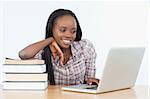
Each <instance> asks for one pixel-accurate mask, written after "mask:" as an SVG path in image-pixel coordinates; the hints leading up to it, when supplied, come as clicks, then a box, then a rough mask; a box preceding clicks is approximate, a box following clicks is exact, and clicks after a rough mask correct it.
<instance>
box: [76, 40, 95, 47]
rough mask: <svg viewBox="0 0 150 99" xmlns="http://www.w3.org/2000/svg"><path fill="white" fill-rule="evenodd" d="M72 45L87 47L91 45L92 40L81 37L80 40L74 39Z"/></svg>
mask: <svg viewBox="0 0 150 99" xmlns="http://www.w3.org/2000/svg"><path fill="white" fill-rule="evenodd" d="M74 45H76V46H78V45H79V46H81V47H88V46H93V44H92V42H91V41H90V40H88V39H81V40H80V41H75V42H74Z"/></svg>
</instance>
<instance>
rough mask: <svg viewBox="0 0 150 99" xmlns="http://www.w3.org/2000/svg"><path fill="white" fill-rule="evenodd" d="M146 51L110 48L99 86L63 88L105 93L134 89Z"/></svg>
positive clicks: (132, 48)
mask: <svg viewBox="0 0 150 99" xmlns="http://www.w3.org/2000/svg"><path fill="white" fill-rule="evenodd" d="M144 51H145V48H144V47H120V48H117V47H113V48H110V49H109V50H108V52H107V54H106V58H105V60H104V70H103V73H102V76H101V78H100V82H99V84H98V85H87V84H80V85H70V86H63V87H62V90H65V91H75V92H85V93H104V92H110V91H116V90H120V89H127V88H132V87H133V86H134V85H135V82H136V79H137V75H138V72H139V69H140V65H141V63H142V59H143V56H144Z"/></svg>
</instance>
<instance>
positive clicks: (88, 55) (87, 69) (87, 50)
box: [36, 39, 96, 85]
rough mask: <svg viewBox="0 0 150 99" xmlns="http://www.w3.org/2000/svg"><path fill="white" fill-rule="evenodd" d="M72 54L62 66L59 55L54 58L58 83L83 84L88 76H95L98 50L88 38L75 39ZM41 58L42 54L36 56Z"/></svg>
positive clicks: (55, 75) (55, 76)
mask: <svg viewBox="0 0 150 99" xmlns="http://www.w3.org/2000/svg"><path fill="white" fill-rule="evenodd" d="M71 51H72V56H71V57H70V59H69V60H68V62H67V63H66V64H65V65H63V66H60V60H59V57H56V59H55V60H54V59H53V58H52V63H53V70H54V78H55V83H56V84H59V85H61V84H81V83H83V82H84V80H86V79H87V78H88V77H95V70H96V68H95V61H96V52H95V48H94V46H93V44H92V43H91V42H90V41H88V40H85V39H84V40H80V41H74V42H73V43H72V44H71ZM37 56H38V58H41V55H39V54H38V55H36V57H37Z"/></svg>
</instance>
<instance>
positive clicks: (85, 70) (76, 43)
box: [19, 9, 99, 84]
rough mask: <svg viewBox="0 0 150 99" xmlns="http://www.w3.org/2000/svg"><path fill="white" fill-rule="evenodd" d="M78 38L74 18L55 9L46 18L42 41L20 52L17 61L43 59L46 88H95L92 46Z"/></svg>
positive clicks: (79, 36) (79, 30)
mask: <svg viewBox="0 0 150 99" xmlns="http://www.w3.org/2000/svg"><path fill="white" fill-rule="evenodd" d="M81 37H82V31H81V28H80V25H79V22H78V19H77V17H76V16H75V14H74V13H73V12H72V11H70V10H67V9H57V10H55V11H54V12H52V13H51V15H50V16H49V19H48V21H47V26H46V37H45V39H44V40H42V41H39V42H36V43H34V44H31V45H29V46H27V47H26V48H24V49H23V50H21V51H20V52H19V57H20V58H21V59H30V58H40V59H44V60H45V63H46V67H47V72H48V80H49V82H50V84H81V83H87V84H94V83H95V84H98V82H99V80H98V79H95V78H94V77H95V60H96V52H95V49H94V46H93V45H92V43H91V42H90V41H88V40H84V39H81ZM52 56H53V57H52Z"/></svg>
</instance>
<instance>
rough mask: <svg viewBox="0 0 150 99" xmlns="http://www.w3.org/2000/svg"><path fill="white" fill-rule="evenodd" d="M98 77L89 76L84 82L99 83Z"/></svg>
mask: <svg viewBox="0 0 150 99" xmlns="http://www.w3.org/2000/svg"><path fill="white" fill-rule="evenodd" d="M99 81H100V80H99V79H96V78H94V77H89V78H87V80H86V83H87V84H88V85H95V84H96V85H98V83H99Z"/></svg>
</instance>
